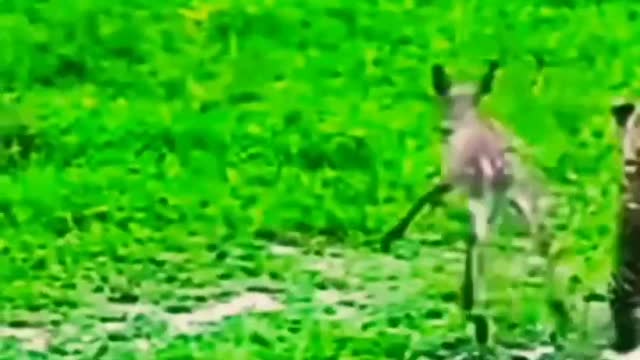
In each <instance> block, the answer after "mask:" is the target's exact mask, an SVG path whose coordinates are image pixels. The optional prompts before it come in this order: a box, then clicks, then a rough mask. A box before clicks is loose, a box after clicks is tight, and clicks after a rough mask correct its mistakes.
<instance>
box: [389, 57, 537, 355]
mask: <svg viewBox="0 0 640 360" xmlns="http://www.w3.org/2000/svg"><path fill="white" fill-rule="evenodd" d="M498 67H499V64H498V63H497V62H496V61H493V62H491V63H490V65H489V68H488V71H487V72H486V74H485V75H484V76H483V77H482V78H481V80H480V81H479V83H478V84H477V85H476V84H454V83H452V81H451V79H450V77H449V75H448V74H447V72H446V70H445V68H444V67H443V66H442V65H440V64H436V65H434V66H433V67H432V86H433V90H434V91H435V93H436V94H437V95H438V97H439V98H440V100H441V103H442V105H443V107H444V108H445V111H446V127H447V128H448V129H449V135H448V136H447V139H446V140H447V141H446V145H445V149H444V155H445V157H444V160H443V167H444V170H445V177H444V181H442V182H440V183H438V185H436V186H435V188H434V189H431V190H429V191H427V192H426V193H425V194H424V195H422V196H421V197H420V198H419V199H418V200H417V201H416V203H415V204H414V205H413V206H412V207H411V208H410V209H409V211H408V212H407V214H406V215H405V216H403V217H402V218H401V220H400V221H399V222H398V224H397V225H396V226H394V227H393V228H392V229H391V230H390V231H389V232H388V233H387V234H386V235H385V236H384V237H383V239H382V242H381V247H382V250H383V251H389V250H390V246H391V244H392V242H393V241H394V240H395V239H397V238H399V237H401V236H402V235H403V234H404V232H405V231H406V229H407V227H408V226H409V225H410V223H411V222H412V220H413V219H414V218H415V217H416V216H417V215H418V213H419V212H420V211H421V209H422V208H423V207H425V206H426V205H428V204H433V203H437V202H440V201H441V200H442V198H443V196H444V195H446V194H447V193H449V192H450V191H452V190H460V191H463V192H464V193H465V194H466V195H467V196H468V209H469V211H470V214H471V218H472V227H473V234H472V237H471V238H470V239H469V240H468V241H467V242H466V252H465V264H464V268H465V269H464V276H463V280H462V288H461V292H462V308H463V310H464V311H465V312H470V311H471V310H472V308H473V307H474V303H477V305H480V307H484V306H485V302H486V290H485V283H484V282H485V275H484V273H485V265H486V258H485V252H486V247H487V244H488V242H489V238H490V236H491V235H492V231H493V228H494V227H495V225H496V224H497V220H498V219H499V215H500V213H501V211H502V210H504V208H505V207H506V206H507V205H510V206H513V207H514V208H515V209H516V210H517V211H518V212H519V213H520V214H521V215H522V216H523V217H524V218H525V220H526V222H527V224H528V227H529V231H530V233H531V234H532V235H533V236H534V237H535V238H536V239H537V240H538V241H539V242H538V245H540V247H539V249H541V251H542V252H543V255H545V256H546V255H547V254H546V252H547V251H548V247H549V238H548V235H549V234H548V233H547V232H546V231H545V227H544V220H545V217H546V216H547V209H548V207H549V205H548V203H547V202H546V200H548V199H549V196H548V195H549V193H547V192H546V191H545V190H543V188H542V186H541V185H542V182H541V181H540V179H539V178H534V176H533V174H534V173H533V172H532V171H531V169H525V167H524V166H523V164H522V162H521V160H520V159H519V158H518V156H517V155H516V154H515V151H514V149H513V146H512V144H511V142H513V141H514V140H516V139H515V137H513V135H511V134H508V133H507V132H506V130H505V129H504V128H502V127H501V126H499V124H498V123H497V122H496V121H495V120H493V119H489V118H485V117H483V116H481V115H480V114H479V112H478V104H479V102H480V100H481V99H482V97H483V96H485V95H486V94H488V93H489V92H490V91H491V88H492V83H493V79H494V74H495V72H496V70H498ZM472 319H473V320H474V323H475V325H476V338H477V339H478V342H480V343H485V342H486V341H487V340H488V338H487V337H488V334H487V332H488V322H487V319H486V318H485V317H484V316H480V315H476V316H473V317H472Z"/></svg>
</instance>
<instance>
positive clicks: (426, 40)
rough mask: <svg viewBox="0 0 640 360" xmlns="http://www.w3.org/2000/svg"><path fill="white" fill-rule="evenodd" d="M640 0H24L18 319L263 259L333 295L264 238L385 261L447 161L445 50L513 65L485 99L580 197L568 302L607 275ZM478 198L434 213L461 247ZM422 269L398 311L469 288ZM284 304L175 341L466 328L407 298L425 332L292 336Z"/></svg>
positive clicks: (382, 338)
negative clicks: (436, 71) (416, 290)
mask: <svg viewBox="0 0 640 360" xmlns="http://www.w3.org/2000/svg"><path fill="white" fill-rule="evenodd" d="M639 11H640V7H638V6H637V5H632V4H628V3H626V2H620V1H608V2H590V1H578V0H575V1H558V0H545V1H538V2H535V4H534V3H532V2H527V1H523V0H516V1H511V2H508V3H502V2H500V3H498V2H479V1H425V0H406V1H402V2H399V1H377V2H374V1H360V2H353V1H349V2H347V1H337V0H333V1H308V2H299V1H288V0H279V1H276V0H250V1H235V0H225V1H209V2H207V1H197V2H186V1H181V0H171V1H161V2H149V1H140V0H138V1H119V0H114V1H111V2H108V3H107V2H100V1H89V0H81V1H68V0H50V1H15V0H6V1H2V2H0V49H2V50H1V51H0V91H1V95H2V99H1V100H2V101H1V102H0V185H1V186H2V192H1V193H0V252H1V254H2V256H1V257H0V268H1V269H2V271H0V279H1V280H2V284H3V286H2V290H0V302H1V303H2V304H3V306H2V307H3V310H5V311H3V312H2V315H0V322H9V321H11V320H12V319H14V318H15V317H16V316H18V315H16V312H19V311H23V310H28V311H31V312H34V311H42V312H47V313H49V312H50V313H56V314H59V315H60V316H62V317H63V318H65V319H67V320H65V321H70V320H68V319H70V318H73V316H72V315H73V314H75V313H76V312H77V311H80V310H82V309H84V308H86V307H88V306H89V305H88V304H89V303H90V302H91V301H90V300H89V299H91V298H92V296H96V294H102V295H103V296H105V297H108V298H109V299H111V300H114V299H117V298H122V297H124V298H128V299H129V300H131V299H142V300H145V301H151V302H162V301H165V300H167V298H168V297H169V298H173V297H176V296H177V295H176V294H177V293H176V291H177V290H175V289H179V288H182V287H207V286H214V287H217V286H222V284H223V283H225V284H226V283H227V282H230V281H231V279H248V278H254V277H258V276H260V275H265V276H269V277H271V278H273V279H276V280H278V281H281V282H284V283H286V284H289V286H293V287H295V289H297V290H295V291H294V293H295V292H299V293H298V294H297V295H300V294H303V295H305V294H306V295H309V293H313V291H314V289H307V288H306V287H305V286H306V285H300V281H304V280H305V278H298V275H297V274H296V272H297V270H295V269H297V268H296V266H302V264H303V263H305V260H301V259H298V260H295V261H293V260H292V261H291V262H290V263H288V262H287V261H288V260H283V259H282V258H277V257H268V256H267V255H265V254H266V253H267V252H268V250H267V248H266V247H264V246H261V245H258V240H257V239H256V238H260V237H262V238H265V237H268V238H269V240H270V241H274V240H279V241H284V240H283V238H284V237H286V236H287V234H290V233H291V232H295V233H297V234H298V235H299V236H297V237H293V238H292V237H291V236H289V240H290V243H293V244H294V245H297V246H299V247H301V248H302V249H311V250H318V248H319V249H324V248H326V247H334V246H338V247H345V248H348V249H359V250H358V251H359V252H358V251H356V254H359V255H357V256H356V257H357V258H358V259H359V260H357V261H356V260H354V262H355V263H359V262H358V261H364V262H368V261H371V260H370V259H371V256H373V255H371V254H370V251H369V250H368V249H367V246H368V244H369V242H368V241H367V239H370V238H371V237H372V236H375V235H378V234H381V233H382V232H383V231H384V230H386V229H387V227H388V226H389V225H391V224H392V223H393V222H394V221H395V220H396V219H397V217H398V216H399V215H400V214H401V213H402V212H403V211H404V210H405V209H406V208H407V207H408V206H409V205H410V204H411V202H412V201H413V200H414V199H416V198H417V197H418V196H419V195H420V194H421V192H422V191H423V190H424V189H426V188H427V187H428V186H430V185H429V184H430V183H432V182H433V181H437V180H436V177H437V175H438V174H439V172H440V170H439V169H440V151H441V150H440V146H439V145H440V143H441V135H440V133H439V132H438V130H437V129H438V127H439V125H440V121H441V117H440V115H441V114H440V112H439V110H438V108H437V106H436V105H437V104H436V102H435V101H434V99H433V96H432V94H431V90H430V85H429V84H430V75H429V66H430V64H431V63H432V62H433V61H436V60H437V61H443V62H445V63H446V64H447V65H448V66H451V67H452V68H453V69H454V72H456V74H458V75H459V76H461V77H463V78H464V77H469V78H471V77H472V76H477V75H478V74H479V73H480V72H482V71H483V68H482V67H483V66H484V63H485V60H486V59H488V58H492V57H498V58H500V59H501V61H502V63H503V69H502V72H501V73H500V75H499V77H498V79H497V82H496V85H495V87H494V88H495V90H494V93H493V94H491V96H490V97H489V98H487V101H486V102H485V103H484V104H483V109H484V110H486V111H487V112H488V113H491V114H494V115H496V117H497V118H498V119H499V120H500V121H502V122H503V123H504V124H505V125H506V126H507V127H509V128H511V129H513V131H514V132H515V133H516V134H518V136H520V137H522V138H523V139H524V140H526V141H527V142H528V143H529V144H531V150H530V152H529V155H530V156H529V157H530V159H529V160H530V161H531V163H532V164H535V165H536V166H538V167H540V168H541V169H543V170H544V172H545V174H546V175H547V176H548V178H549V182H550V184H549V186H550V187H551V188H553V190H555V191H557V192H558V194H560V196H561V200H562V203H563V204H565V205H566V209H563V210H562V211H560V213H561V214H563V215H562V216H563V217H562V218H559V219H555V220H554V221H555V222H557V223H558V225H557V227H558V230H557V233H556V234H557V237H558V240H557V241H558V244H559V245H558V246H559V247H567V248H568V249H570V251H568V253H569V255H568V256H566V257H565V258H564V260H563V261H564V263H565V265H566V266H567V267H568V268H569V269H571V271H570V272H571V274H573V277H571V278H572V279H573V280H575V281H574V282H573V283H575V284H577V285H575V286H574V287H573V288H571V287H568V289H569V290H567V296H568V298H570V299H573V298H577V297H580V296H581V294H584V293H586V292H589V291H594V290H595V289H600V288H602V286H603V284H604V281H605V279H606V276H607V274H608V270H607V269H608V265H609V253H610V251H609V249H610V247H611V241H612V238H613V232H614V230H615V221H614V218H615V214H616V211H617V205H616V204H617V199H618V188H617V185H616V184H617V183H619V181H620V175H621V165H620V161H619V160H620V158H619V155H618V151H617V147H618V143H617V139H616V137H615V131H614V130H615V129H614V128H613V123H612V122H611V121H610V119H609V118H608V113H607V106H608V103H609V100H610V98H611V97H612V96H618V95H636V93H637V90H638V85H637V84H638V82H637V79H636V77H637V76H638V75H639V73H638V71H637V70H638V69H637V66H636V65H635V64H636V62H637V59H638V56H639V55H640V45H638V44H640V42H639V41H638V40H639V39H640V27H639V26H637V24H636V22H637V18H638V14H639ZM535 57H541V58H544V59H545V64H546V66H547V67H546V68H545V69H544V70H543V71H542V73H537V70H536V63H535ZM534 82H535V83H536V84H537V85H536V86H535V87H534V86H532V84H533V83H534ZM458 200H459V199H458ZM461 206H462V202H460V201H457V199H453V201H452V202H451V203H450V204H449V205H448V206H447V208H446V209H443V210H437V211H433V212H430V213H429V214H428V215H425V216H424V217H423V219H421V221H420V222H419V223H418V224H416V226H415V230H416V231H418V230H420V231H421V232H422V233H423V234H427V236H426V237H427V238H428V239H427V240H426V241H425V242H427V243H428V242H430V241H432V242H433V244H436V243H439V242H444V243H446V246H447V248H449V249H450V250H449V251H450V252H455V249H457V247H458V246H459V245H460V244H459V243H460V239H459V238H458V237H459V236H458V235H459V234H460V232H463V231H464V223H463V220H462V219H460V217H461V216H460V213H461ZM267 235H268V236H267ZM260 244H262V243H261V242H260ZM423 245H424V244H423ZM265 246H266V245H265ZM411 246H412V245H411V244H406V247H411ZM426 246H427V247H428V246H431V245H429V244H427V245H426ZM433 246H437V245H433ZM407 251H408V252H412V251H413V252H414V253H415V252H420V255H418V257H417V258H416V257H415V254H414V255H413V257H411V255H407V256H409V257H411V258H410V259H409V260H406V261H407V262H408V264H409V265H408V266H417V265H416V264H418V263H421V261H423V260H424V261H426V262H428V263H431V265H429V266H430V268H431V267H433V269H434V270H433V271H436V272H437V271H439V270H438V269H442V268H447V269H458V267H459V266H461V264H459V261H458V263H456V264H449V262H450V261H449V260H448V258H446V257H445V256H444V255H442V253H444V252H446V250H443V249H442V248H438V251H436V252H435V255H434V257H432V258H429V259H423V260H420V262H416V261H418V260H416V259H420V258H421V257H424V256H425V253H424V251H425V250H420V249H413V250H410V249H409V250H407ZM512 256H515V255H514V254H513V253H508V254H506V255H505V258H506V259H507V260H505V261H509V260H508V259H509V257H512ZM434 262H435V263H434ZM381 271H384V270H382V269H380V266H377V267H376V269H374V270H372V272H373V274H374V275H375V274H377V273H379V272H381ZM416 271H417V270H416ZM447 271H448V270H447ZM576 274H579V275H576ZM374 275H372V274H371V273H367V274H360V275H359V276H361V278H362V279H365V280H363V281H366V279H367V277H368V276H374ZM422 275H425V276H424V278H421V281H422V282H424V284H423V285H420V286H425V287H428V288H429V289H431V290H430V291H426V290H425V294H427V293H428V294H429V296H428V297H429V300H428V301H427V300H425V301H427V303H426V304H425V301H420V298H421V297H420V296H417V295H416V296H412V295H406V299H405V300H404V302H403V304H404V305H403V306H404V307H405V309H403V310H398V312H399V313H401V312H402V313H404V312H410V311H421V310H420V309H421V308H422V309H423V308H424V307H425V306H428V307H430V308H432V309H439V308H442V307H443V306H445V305H446V306H453V304H454V303H455V301H454V300H446V301H445V300H442V299H434V298H433V297H438V296H440V295H441V294H448V293H451V291H455V290H456V289H457V283H456V281H457V280H458V277H457V276H458V274H457V273H456V272H452V273H450V274H449V273H448V275H447V277H443V278H442V279H439V280H434V279H432V278H431V277H430V276H429V275H426V274H422ZM300 276H302V275H300ZM403 279H404V280H407V281H409V280H408V279H413V280H411V281H414V280H416V279H420V277H419V276H418V275H417V274H416V273H411V274H410V275H407V277H399V278H397V279H396V280H395V282H402V281H404V280H403ZM306 280H309V279H306ZM511 280H513V279H511ZM344 281H346V280H344ZM434 281H435V282H434ZM567 281H568V280H567ZM385 284H386V283H385ZM411 284H413V282H411ZM334 285H335V284H334ZM387 285H389V284H387ZM387 285H385V286H387ZM389 286H390V285H389ZM305 289H306V290H305ZM387 289H389V288H387ZM402 289H405V287H402ZM410 289H412V287H411V286H406V290H407V291H409V290H410ZM174 290H175V291H174ZM388 291H389V292H392V291H393V290H388ZM534 292H535V291H534ZM425 294H421V296H423V295H425ZM90 295H91V296H90ZM294 295H295V294H288V296H293V297H294V298H295V296H294ZM521 295H522V296H524V297H527V296H528V295H527V294H521ZM532 299H533V298H532ZM142 300H140V301H142ZM530 300H531V299H530ZM411 301H415V302H414V303H411ZM519 301H522V303H521V305H518V306H515V308H516V309H511V310H510V311H513V312H514V314H515V313H517V315H514V314H512V315H513V316H516V317H517V318H518V319H522V320H523V321H524V320H525V319H526V320H527V321H529V322H530V323H531V324H533V325H530V326H529V324H521V325H522V326H523V327H524V328H534V327H535V323H536V322H538V321H542V320H541V317H542V315H540V311H541V310H540V306H539V305H535V306H534V305H528V303H527V302H526V301H525V300H519ZM531 301H533V300H531ZM303 302H304V301H303ZM295 304H296V301H292V303H291V304H290V305H291V306H293V307H294V309H295V306H294V305H295ZM398 306H400V305H398ZM412 307H415V308H414V309H413V310H408V309H410V308H412ZM509 307H510V306H508V305H507V306H506V308H509ZM385 309H386V308H385ZM387 310H388V309H387ZM296 311H297V310H290V311H288V313H287V314H289V313H292V314H295V315H299V314H298V313H297V312H296ZM380 311H386V310H380ZM389 311H391V310H389ZM442 311H446V312H447V317H454V315H452V314H453V312H451V311H449V309H448V308H447V310H442ZM450 313H451V314H450ZM373 314H375V312H371V314H370V315H371V316H374V315H373ZM289 315H291V314H289ZM405 315H406V314H405ZM278 316H279V315H278ZM278 316H275V317H274V318H265V319H263V318H259V319H257V320H256V319H249V320H233V321H231V323H229V324H227V325H224V326H225V329H226V330H225V334H226V335H224V336H223V337H216V336H215V335H211V336H209V335H207V336H205V337H204V338H202V339H200V340H198V339H195V340H194V339H191V338H189V339H174V340H171V341H170V342H169V343H168V345H167V344H165V345H166V347H164V348H163V349H164V350H161V353H158V354H156V355H157V358H158V359H186V358H194V359H196V358H197V359H205V358H207V359H208V358H211V355H214V358H218V357H220V358H222V357H225V356H226V357H234V358H238V359H243V358H245V359H258V358H260V359H280V358H282V359H284V358H291V356H292V355H293V356H294V357H295V358H297V359H328V358H338V357H339V358H341V359H342V358H344V359H374V358H375V359H378V358H380V359H382V358H394V359H395V358H397V359H400V358H417V356H418V355H417V354H418V353H419V352H420V351H422V350H420V351H419V350H416V349H418V348H421V347H425V348H429V347H430V348H435V349H438V350H437V351H444V350H442V349H446V347H447V346H449V347H453V348H455V347H456V346H458V345H455V344H457V343H456V341H457V340H455V339H454V340H451V339H449V338H448V337H451V336H454V335H451V334H454V333H455V336H458V337H459V336H462V335H460V334H459V333H456V331H459V329H457V328H456V330H454V329H453V328H454V326H453V325H451V324H450V323H449V324H448V325H447V326H445V327H444V328H442V329H440V328H438V329H440V330H433V333H431V335H429V332H430V331H432V330H431V329H432V328H433V327H432V326H430V325H429V321H430V320H428V319H423V318H422V317H421V316H422V315H415V317H414V315H411V316H409V315H406V316H404V315H403V316H404V317H403V320H402V321H401V322H400V325H398V326H396V328H397V329H404V330H406V331H405V332H406V335H405V333H403V331H400V330H398V331H397V332H394V331H393V329H390V328H388V327H387V326H386V325H381V324H379V323H378V324H375V325H372V326H373V327H372V328H371V329H369V330H363V328H356V327H354V326H355V325H353V324H352V323H332V322H324V321H320V322H315V320H313V319H314V316H313V315H308V316H307V319H306V320H299V321H302V322H303V323H304V324H307V325H305V326H303V330H301V331H302V335H296V334H297V333H293V335H292V333H288V332H287V333H283V334H282V336H279V335H278V334H279V333H278V332H273V330H272V329H278V331H285V330H284V329H286V328H287V326H288V325H287V323H288V321H290V319H289V320H287V319H283V318H278ZM282 316H284V317H286V316H288V315H282ZM389 316H391V315H389ZM407 319H409V320H407ZM421 319H422V320H424V322H425V323H424V324H419V325H415V324H413V323H412V324H413V325H412V324H407V323H405V322H406V321H409V322H412V321H413V322H414V323H419V322H420V321H421ZM371 321H373V320H371ZM439 321H441V319H439ZM449 321H450V322H455V321H454V320H449ZM260 331H263V332H264V333H265V334H260ZM523 331H524V330H523ZM285 332H286V331H285ZM524 333H526V331H524ZM418 334H420V336H419V335H418ZM538 335H539V334H538ZM236 336H237V337H238V338H233V337H236ZM261 336H266V337H264V338H262V337H261ZM523 336H524V335H523ZM423 337H427V338H426V339H424V338H423ZM538 340H539V339H538ZM194 341H195V343H197V345H191V344H190V343H192V342H194ZM531 341H537V340H531ZM247 342H249V343H251V344H256V343H258V344H262V345H255V346H254V345H251V346H248V345H247V344H246V343H247ZM276 343H277V344H278V345H273V344H276ZM443 343H446V344H449V345H447V346H444V347H443V345H442V344H443ZM451 344H453V345H451ZM245 345H247V346H245ZM163 346H164V345H163ZM193 347H195V349H196V350H197V351H196V350H193V349H194V348H193ZM5 349H7V354H9V355H7V356H9V358H17V357H15V356H18V355H15V353H14V352H13V351H18V350H16V349H14V346H13V345H11V344H9V343H7V345H6V346H5V345H3V347H2V350H0V354H3V353H2V351H4V350H5ZM412 349H413V350H412ZM192 350H193V351H195V352H192ZM412 351H413V352H412ZM429 351H430V350H429ZM434 351H436V350H434ZM437 351H436V352H437ZM425 352H427V350H425ZM108 353H109V354H110V355H109V356H112V355H113V356H114V357H113V358H123V359H124V358H126V357H125V355H123V354H127V353H128V351H127V350H126V349H125V350H122V351H120V350H117V349H116V350H113V349H112V348H110V350H109V351H108ZM11 354H14V355H11ZM118 354H120V355H122V356H120V355H118ZM198 354H200V355H198ZM434 354H435V353H433V354H431V355H429V356H436V355H434ZM24 356H27V355H24ZM34 356H35V355H34ZM52 356H54V355H52ZM126 356H129V355H126ZM412 356H413V357H412ZM425 356H426V355H425ZM22 358H25V357H22ZM52 358H57V357H52Z"/></svg>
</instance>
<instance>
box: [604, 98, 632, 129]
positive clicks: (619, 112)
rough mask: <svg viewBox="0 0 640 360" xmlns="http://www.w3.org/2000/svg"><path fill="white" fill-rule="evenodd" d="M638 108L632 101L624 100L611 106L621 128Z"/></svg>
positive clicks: (611, 110) (614, 117)
mask: <svg viewBox="0 0 640 360" xmlns="http://www.w3.org/2000/svg"><path fill="white" fill-rule="evenodd" d="M635 110H636V106H635V105H634V104H633V103H630V102H622V103H619V104H615V105H612V106H611V109H610V112H611V115H613V119H614V120H615V121H616V125H617V126H618V127H620V128H624V127H625V126H627V122H628V121H629V118H630V117H631V115H632V114H633V112H634V111H635Z"/></svg>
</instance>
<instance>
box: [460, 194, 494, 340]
mask: <svg viewBox="0 0 640 360" xmlns="http://www.w3.org/2000/svg"><path fill="white" fill-rule="evenodd" d="M492 210H493V209H491V208H490V207H489V206H488V205H487V203H485V202H482V201H481V199H470V200H469V211H470V212H471V217H472V221H473V235H472V239H470V240H469V241H467V249H466V258H465V270H464V278H463V283H462V305H463V310H465V311H466V312H467V313H471V310H473V307H474V306H475V305H476V304H477V305H479V307H480V308H481V311H484V310H486V307H487V289H486V283H485V282H486V276H485V266H486V254H485V253H486V247H487V241H488V239H489V234H490V227H491V225H492V222H493V220H495V219H496V217H495V216H492V215H493V211H492ZM472 320H473V322H474V325H475V333H476V334H475V335H476V340H477V341H478V343H480V344H482V345H484V344H486V343H487V342H488V340H489V339H488V336H489V335H488V333H489V324H488V320H487V318H486V316H484V315H482V314H476V315H474V316H472Z"/></svg>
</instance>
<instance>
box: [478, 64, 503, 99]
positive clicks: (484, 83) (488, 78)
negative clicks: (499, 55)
mask: <svg viewBox="0 0 640 360" xmlns="http://www.w3.org/2000/svg"><path fill="white" fill-rule="evenodd" d="M499 67H500V63H499V62H498V60H495V59H493V60H491V61H489V67H488V68H487V72H486V73H485V74H484V76H482V78H481V79H480V85H479V86H478V91H477V93H476V95H475V98H476V101H479V100H480V98H481V97H483V96H484V95H487V94H488V93H490V92H491V90H492V89H493V79H494V78H495V74H496V71H497V70H498V68H499Z"/></svg>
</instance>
